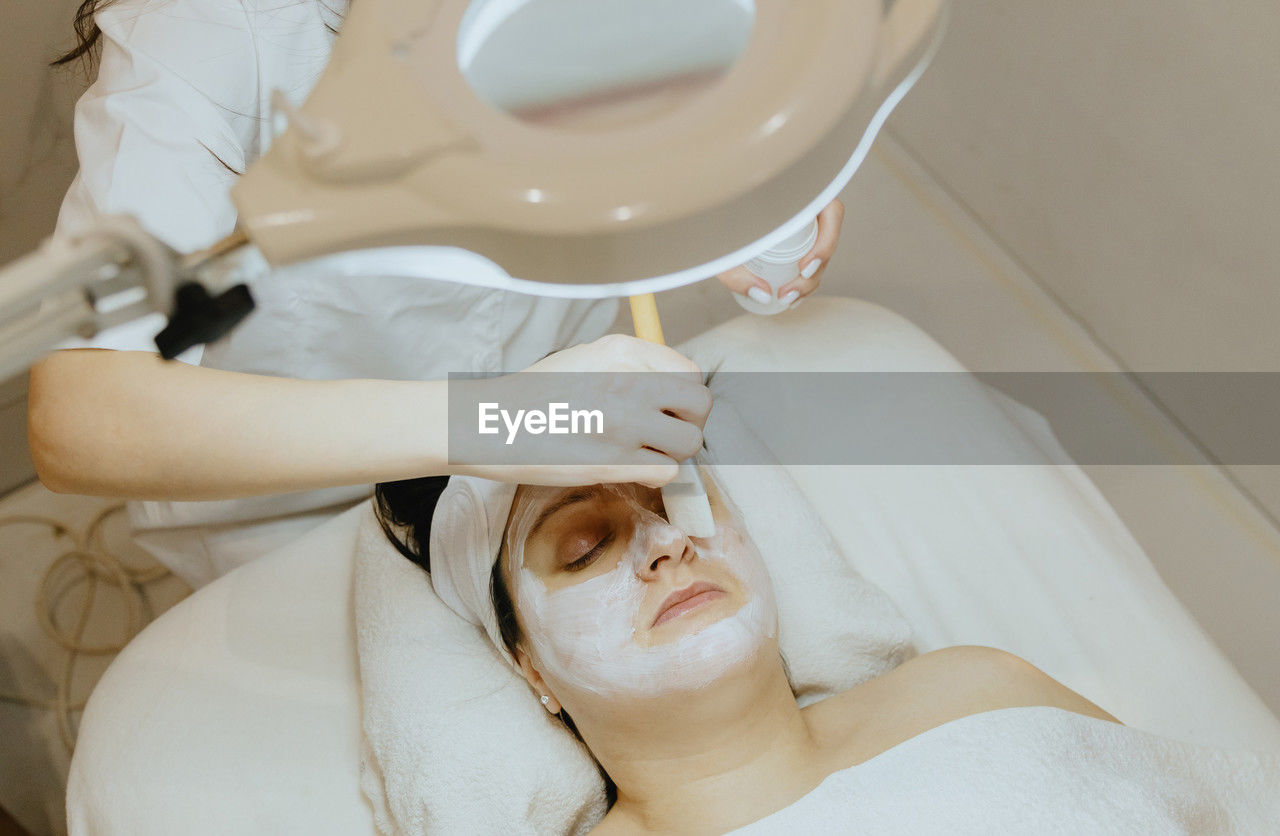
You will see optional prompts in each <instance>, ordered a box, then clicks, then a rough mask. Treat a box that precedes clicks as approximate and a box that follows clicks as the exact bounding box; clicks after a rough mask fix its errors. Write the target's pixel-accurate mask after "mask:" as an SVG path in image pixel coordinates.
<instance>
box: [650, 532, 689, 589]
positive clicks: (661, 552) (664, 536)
mask: <svg viewBox="0 0 1280 836" xmlns="http://www.w3.org/2000/svg"><path fill="white" fill-rule="evenodd" d="M656 528H657V529H658V530H651V531H650V532H649V533H648V536H649V538H650V541H649V543H648V549H647V551H646V552H645V553H644V554H643V556H642V557H641V560H640V565H639V566H638V567H636V568H637V574H638V575H639V576H640V579H641V580H645V581H650V580H654V579H655V578H657V576H658V572H659V571H660V570H661V567H662V565H663V564H664V563H670V564H672V565H671V566H668V567H667V569H668V570H669V569H671V568H672V567H673V566H674V565H676V564H679V563H687V562H689V561H690V560H693V558H694V555H695V551H694V548H693V543H692V542H691V541H690V540H689V537H688V536H687V535H686V534H685V533H684V532H683V531H681V530H680V529H678V528H676V527H675V526H674V525H671V524H670V523H666V522H664V523H663V524H662V525H661V526H660V527H656Z"/></svg>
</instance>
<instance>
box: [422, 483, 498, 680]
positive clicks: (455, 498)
mask: <svg viewBox="0 0 1280 836" xmlns="http://www.w3.org/2000/svg"><path fill="white" fill-rule="evenodd" d="M516 488H517V485H515V484H512V483H508V482H493V481H490V480H489V479H478V478H475V477H472V476H451V477H450V478H449V482H448V484H447V485H445V489H444V491H443V492H442V493H441V494H440V500H439V502H437V503H436V510H435V513H434V514H433V515H432V518H431V539H430V545H429V548H430V556H431V585H432V587H434V588H435V591H436V595H438V596H440V600H441V601H443V602H444V603H445V605H446V606H448V607H449V609H451V610H453V611H454V612H456V613H457V614H458V615H460V616H462V617H463V618H465V619H466V620H467V621H469V622H471V623H472V624H474V625H476V626H477V627H481V628H483V629H484V631H485V632H486V633H488V634H489V639H490V640H491V641H492V642H493V645H494V647H496V648H497V649H498V651H499V652H500V653H502V655H503V656H505V657H506V658H507V661H508V662H510V663H511V664H512V665H513V666H515V664H516V662H515V659H514V658H512V657H511V654H510V653H508V652H507V649H506V645H505V644H504V643H503V641H502V632H501V631H500V630H499V629H498V616H497V613H496V612H495V611H494V609H493V595H492V592H491V590H490V578H491V577H492V573H493V564H494V563H495V562H496V561H497V559H498V552H499V551H500V550H501V548H502V534H503V532H504V531H505V530H506V526H507V517H508V516H510V514H511V504H512V502H513V501H514V500H515V495H516Z"/></svg>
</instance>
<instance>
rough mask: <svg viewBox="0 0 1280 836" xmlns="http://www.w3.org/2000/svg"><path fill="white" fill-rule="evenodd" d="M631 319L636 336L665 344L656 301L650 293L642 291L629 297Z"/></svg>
mask: <svg viewBox="0 0 1280 836" xmlns="http://www.w3.org/2000/svg"><path fill="white" fill-rule="evenodd" d="M630 300H631V321H632V323H634V325H635V329H636V336H637V337H639V338H640V339H642V340H648V341H649V342H651V343H658V344H659V345H666V344H667V341H666V340H665V339H663V337H662V322H661V321H659V319H658V302H657V300H656V299H654V298H653V294H652V293H643V294H641V295H639V296H632V297H630Z"/></svg>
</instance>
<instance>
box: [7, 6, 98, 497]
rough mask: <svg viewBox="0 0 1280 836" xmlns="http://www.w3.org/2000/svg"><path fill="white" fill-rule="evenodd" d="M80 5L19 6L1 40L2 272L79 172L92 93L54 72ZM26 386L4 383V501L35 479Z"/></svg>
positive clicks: (39, 230) (35, 240)
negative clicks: (74, 129) (84, 99)
mask: <svg viewBox="0 0 1280 836" xmlns="http://www.w3.org/2000/svg"><path fill="white" fill-rule="evenodd" d="M77 5H78V2H74V0H49V2H43V0H42V2H25V3H11V4H7V5H6V6H5V21H4V29H3V32H2V33H0V78H3V79H4V83H3V84H0V114H3V115H4V118H3V119H0V264H6V263H8V262H10V261H12V260H13V259H15V258H17V257H18V256H19V255H22V254H23V253H26V252H28V251H30V250H32V249H34V248H35V247H36V246H37V245H38V244H39V243H40V241H41V240H42V239H43V238H44V237H45V236H47V235H48V234H49V233H50V232H52V231H53V224H54V221H55V220H56V219H57V217H58V205H59V203H61V201H62V195H63V193H64V192H65V191H66V189H67V186H69V185H70V184H71V178H72V177H74V176H75V172H76V158H75V146H74V142H73V140H72V135H71V113H72V108H73V107H74V105H75V100H76V98H77V97H78V96H79V95H80V92H81V91H82V90H83V89H84V78H83V72H82V71H81V70H80V69H79V68H74V69H70V70H53V69H50V68H49V67H48V66H47V65H48V63H49V61H50V60H51V59H52V58H54V57H56V56H57V54H58V53H59V51H61V50H65V49H67V48H69V47H70V46H71V44H72V43H73V37H72V33H71V20H72V17H73V15H74V12H75V8H76V6H77ZM25 415H26V385H25V379H18V380H11V381H0V494H2V493H4V492H5V491H7V490H8V489H9V488H12V487H14V486H15V485H18V484H21V483H23V482H25V481H26V480H28V479H30V478H31V477H32V471H31V464H30V459H29V457H28V455H27V450H26V419H25Z"/></svg>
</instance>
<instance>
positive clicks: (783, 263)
mask: <svg viewBox="0 0 1280 836" xmlns="http://www.w3.org/2000/svg"><path fill="white" fill-rule="evenodd" d="M816 243H818V222H817V221H816V220H815V221H813V222H812V223H810V224H809V225H808V226H806V227H804V228H803V229H801V230H800V231H799V232H797V233H796V234H795V235H792V236H790V237H788V238H784V239H783V240H781V241H779V242H778V244H777V245H776V246H774V247H773V248H772V249H769V250H765V251H764V252H762V253H761V254H760V255H758V256H756V257H755V258H753V259H751V260H750V261H748V262H747V263H746V265H745V266H746V268H747V269H748V270H750V271H751V272H752V273H755V274H756V275H757V276H759V277H760V278H762V279H764V280H765V281H766V282H768V283H769V287H770V288H772V293H771V294H770V295H771V296H772V297H773V298H772V299H770V300H769V301H768V302H767V303H760V302H757V301H756V300H754V299H752V298H751V297H749V296H747V295H745V294H742V293H735V294H733V298H735V299H737V300H738V304H739V305H741V306H742V307H744V308H746V309H747V310H749V311H751V312H752V313H757V314H766V315H772V314H777V313H782V312H783V311H785V310H786V309H787V308H788V307H789V305H784V304H783V303H782V302H781V301H779V300H778V288H780V287H782V286H783V285H785V284H786V283H787V282H789V281H791V280H792V279H794V278H796V277H798V276H799V275H800V260H801V259H802V258H804V257H805V256H806V255H808V254H809V251H810V250H812V249H813V245H814V244H816Z"/></svg>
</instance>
